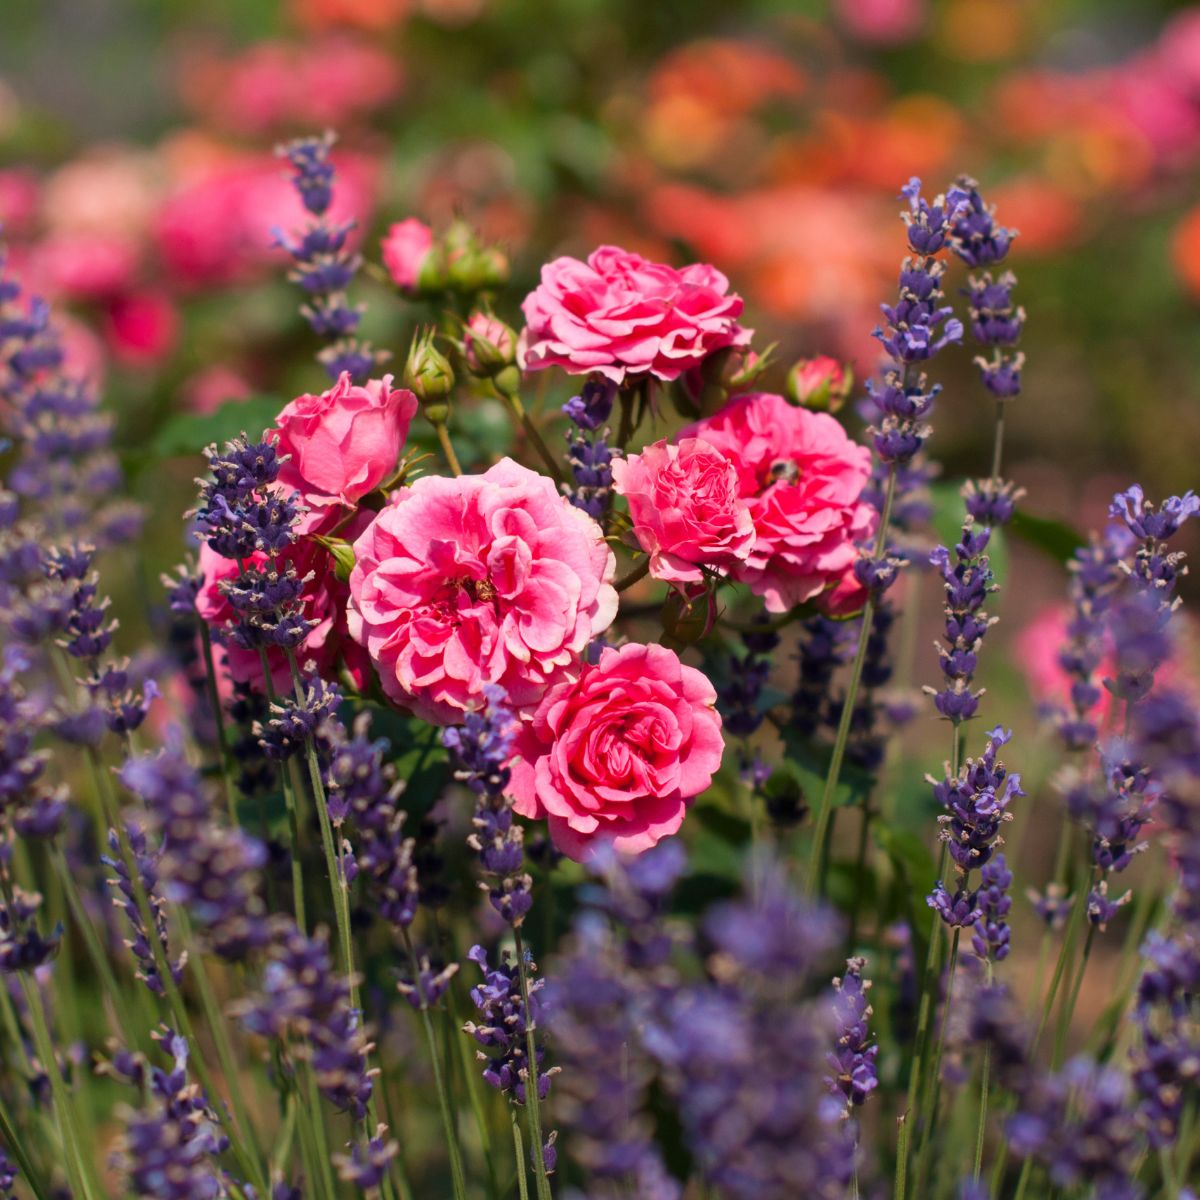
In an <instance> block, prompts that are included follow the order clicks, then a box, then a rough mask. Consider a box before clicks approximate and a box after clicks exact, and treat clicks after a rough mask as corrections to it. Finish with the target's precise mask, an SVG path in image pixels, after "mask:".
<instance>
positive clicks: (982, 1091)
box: [971, 959, 992, 1183]
mask: <svg viewBox="0 0 1200 1200" xmlns="http://www.w3.org/2000/svg"><path fill="white" fill-rule="evenodd" d="M986 976H987V985H988V987H991V984H992V963H991V960H990V959H989V960H988V964H987V972H986ZM991 1068H992V1046H991V1043H990V1042H989V1043H988V1044H987V1045H985V1046H984V1048H983V1069H982V1072H981V1075H980V1080H979V1129H978V1132H977V1133H976V1134H975V1170H974V1173H973V1174H972V1176H971V1177H972V1179H974V1180H975V1182H976V1183H978V1182H979V1175H980V1172H981V1171H982V1170H983V1143H984V1140H985V1139H986V1137H987V1118H988V1085H989V1084H990V1083H991Z"/></svg>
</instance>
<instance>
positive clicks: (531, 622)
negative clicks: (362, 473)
mask: <svg viewBox="0 0 1200 1200" xmlns="http://www.w3.org/2000/svg"><path fill="white" fill-rule="evenodd" d="M354 554H355V558H356V559H357V562H356V564H355V567H354V571H353V573H352V574H351V576H350V596H351V599H350V613H349V620H350V631H351V633H352V634H353V636H354V637H355V638H357V639H358V641H359V642H360V643H361V644H362V645H364V646H365V647H366V648H367V651H368V652H369V653H370V656H371V659H372V661H373V662H374V663H375V666H376V668H377V669H378V671H379V677H380V679H381V681H382V683H383V687H384V690H385V691H386V692H387V694H388V695H389V696H391V697H392V699H394V700H395V701H396V702H397V703H399V704H401V705H403V706H404V707H406V708H410V709H412V711H413V712H415V713H416V714H417V715H418V716H420V717H422V718H423V719H425V720H427V721H434V722H437V723H439V724H452V723H453V722H455V721H458V720H460V719H461V718H462V715H463V712H464V711H465V710H467V709H469V708H470V707H471V706H472V705H473V704H474V703H475V702H476V701H478V699H479V698H480V696H481V695H482V694H483V687H484V685H485V684H488V683H497V684H500V686H502V687H503V688H504V689H505V691H506V692H507V693H508V697H509V700H510V702H511V703H512V704H513V705H514V706H515V707H517V708H524V709H527V708H530V707H532V706H534V705H536V704H537V703H538V702H539V701H540V700H541V698H542V695H543V694H544V693H545V690H546V688H547V687H549V686H550V685H551V684H553V683H557V682H559V681H560V680H562V679H570V678H574V676H575V674H576V673H577V672H578V670H579V661H580V656H581V655H582V654H583V651H584V650H585V649H586V647H587V644H588V643H589V642H590V641H591V640H592V639H593V638H594V637H595V636H596V635H597V634H599V633H601V632H602V631H603V630H605V629H607V628H608V626H609V624H610V623H611V622H612V619H613V617H614V616H615V615H616V611H617V593H616V591H615V589H614V588H613V586H612V583H611V580H612V577H613V572H614V569H615V565H616V564H615V560H614V558H613V554H612V551H611V550H609V548H608V547H607V546H606V545H605V543H604V535H603V533H602V531H601V529H600V526H599V525H597V524H596V522H595V521H593V520H592V519H591V518H590V517H589V516H587V515H586V514H585V513H582V512H580V511H579V509H577V508H572V507H571V505H570V504H568V503H567V501H566V500H565V499H564V498H563V497H562V496H560V495H559V494H558V493H557V491H556V490H555V487H554V483H553V482H552V481H551V480H549V479H547V478H546V477H545V476H543V475H538V474H536V473H535V472H533V471H530V470H529V469H528V468H527V467H522V466H520V465H519V464H518V463H515V462H513V461H512V459H508V458H506V459H502V460H501V461H500V462H498V463H497V464H496V465H495V466H494V467H492V468H491V469H490V470H488V471H486V472H484V474H482V475H464V476H461V477H460V478H456V479H447V478H443V477H441V476H436V475H428V476H425V477H424V478H422V479H418V480H417V481H416V483H414V484H413V485H412V486H411V487H406V488H402V489H401V490H400V491H398V492H397V493H396V494H395V495H394V496H393V498H392V501H391V503H390V504H389V505H388V506H387V507H386V508H384V509H383V511H382V512H380V513H379V515H378V516H377V517H376V518H375V520H374V522H373V523H372V524H371V526H370V528H368V529H367V531H366V532H365V533H364V534H363V535H362V536H361V537H360V538H359V539H358V541H357V542H355V544H354Z"/></svg>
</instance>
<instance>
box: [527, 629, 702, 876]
mask: <svg viewBox="0 0 1200 1200" xmlns="http://www.w3.org/2000/svg"><path fill="white" fill-rule="evenodd" d="M716 698H717V694H716V691H715V690H714V688H713V686H712V684H711V683H710V682H709V681H708V679H707V678H706V677H705V676H704V675H703V674H701V672H699V671H697V670H695V669H694V668H693V667H686V666H684V665H683V664H682V663H681V662H680V661H679V657H678V656H677V655H676V654H675V652H674V651H673V650H668V649H666V647H664V646H639V645H632V644H631V645H627V646H622V647H621V648H620V649H619V650H618V649H613V648H611V647H609V648H607V649H605V650H604V651H603V652H602V653H601V655H600V659H599V661H598V662H597V663H596V665H595V666H592V667H587V668H585V669H584V672H583V674H582V675H581V676H580V677H579V678H578V679H577V680H575V681H573V682H568V683H562V684H558V685H556V686H555V687H553V688H551V689H550V691H549V692H547V693H546V697H545V699H544V700H543V701H542V703H541V704H540V705H539V706H538V710H537V712H536V714H535V715H534V717H533V721H532V722H531V723H530V724H529V725H527V726H526V727H525V729H524V730H523V732H522V734H521V736H520V738H519V740H518V742H517V746H516V758H515V759H514V760H513V762H512V763H511V764H510V765H511V768H512V781H511V785H510V786H511V791H512V795H513V799H514V805H513V807H514V808H515V809H516V811H517V812H519V813H520V814H521V815H522V816H526V817H535V818H540V817H545V818H546V819H547V821H548V823H549V826H550V836H551V837H552V838H553V839H554V844H555V845H556V846H557V847H558V848H559V849H560V850H562V851H563V852H564V853H565V854H568V855H570V857H571V858H574V859H576V860H581V859H583V858H585V857H587V855H588V853H589V851H590V850H592V849H594V848H596V847H598V846H599V845H602V844H611V845H612V846H613V847H614V848H615V849H616V850H618V851H622V852H624V853H633V854H639V853H641V852H642V851H643V850H648V849H649V848H650V847H651V846H653V845H654V844H655V843H656V842H658V841H660V840H661V839H662V838H664V837H667V836H669V835H670V834H673V833H675V832H676V831H677V830H678V829H679V827H680V825H682V824H683V818H684V814H685V813H686V812H687V806H688V804H689V803H690V802H691V800H692V799H694V798H695V797H696V796H698V795H699V794H700V793H701V792H703V791H704V790H705V788H707V787H708V785H709V784H710V783H711V782H712V777H713V775H714V774H715V772H716V771H717V768H718V767H720V765H721V755H722V753H723V751H724V748H725V743H724V741H723V739H722V737H721V718H720V716H718V715H717V711H716V709H715V708H714V704H715V703H716Z"/></svg>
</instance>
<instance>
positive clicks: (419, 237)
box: [381, 217, 433, 292]
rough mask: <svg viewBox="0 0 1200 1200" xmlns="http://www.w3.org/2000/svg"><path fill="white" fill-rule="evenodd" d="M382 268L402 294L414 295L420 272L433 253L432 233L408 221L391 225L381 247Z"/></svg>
mask: <svg viewBox="0 0 1200 1200" xmlns="http://www.w3.org/2000/svg"><path fill="white" fill-rule="evenodd" d="M381 245H382V248H383V265H384V266H385V267H387V269H388V274H389V275H391V277H392V282H393V283H394V284H395V285H396V286H397V287H398V288H399V289H400V290H401V291H402V292H416V291H417V290H418V287H419V286H420V280H421V268H422V267H423V266H424V265H425V262H426V260H427V259H428V258H429V255H430V252H431V251H432V250H433V230H432V229H430V228H429V226H428V225H426V224H425V222H424V221H418V220H417V219H416V217H409V218H408V220H406V221H397V222H396V224H395V225H392V226H391V227H390V228H389V229H388V231H387V234H386V236H385V237H384V239H383V242H382V243H381Z"/></svg>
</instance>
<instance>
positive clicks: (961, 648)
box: [925, 522, 996, 725]
mask: <svg viewBox="0 0 1200 1200" xmlns="http://www.w3.org/2000/svg"><path fill="white" fill-rule="evenodd" d="M989 537H990V531H989V530H988V528H987V526H976V525H974V524H973V523H970V522H969V523H968V524H966V525H964V526H963V533H962V538H961V540H960V541H959V542H958V543H957V545H956V546H955V547H954V557H953V560H952V559H951V555H950V551H949V550H948V549H947V548H946V547H945V546H938V547H937V548H936V549H935V550H934V551H933V552H932V553H931V554H930V555H929V561H930V562H931V563H932V564H933V566H934V567H936V568H937V570H938V571H939V573H940V574H941V576H942V581H943V584H944V588H945V593H946V605H945V610H944V611H945V614H946V626H945V631H946V632H945V636H946V640H945V642H944V643H940V642H939V643H938V644H937V648H938V657H939V660H940V662H941V667H942V674H943V675H944V676H945V678H946V682H945V684H944V685H943V686H942V688H941V690H940V691H935V690H934V689H932V688H926V689H925V690H926V691H927V692H932V694H933V702H934V706H935V707H936V708H937V710H938V712H939V713H940V714H941V715H942V717H943V718H945V719H946V720H948V721H952V722H953V723H954V724H956V725H957V724H960V723H962V722H963V721H967V720H970V718H971V717H973V716H974V715H975V713H976V712H977V711H978V708H979V697H980V695H981V694H982V693H980V692H974V691H972V690H971V682H972V680H973V678H974V675H975V668H976V666H977V664H978V654H979V648H980V646H981V645H982V643H983V639H984V637H985V636H986V634H987V631H988V630H989V629H990V628H991V626H992V625H993V623H994V621H993V618H991V617H989V616H988V615H987V613H986V612H984V611H983V605H984V604H985V603H986V601H987V598H988V596H989V595H990V594H991V593H992V592H994V591H995V590H996V585H995V582H994V580H993V576H992V571H991V567H990V566H989V563H988V557H987V554H986V550H987V546H988V540H989Z"/></svg>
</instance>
